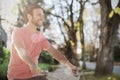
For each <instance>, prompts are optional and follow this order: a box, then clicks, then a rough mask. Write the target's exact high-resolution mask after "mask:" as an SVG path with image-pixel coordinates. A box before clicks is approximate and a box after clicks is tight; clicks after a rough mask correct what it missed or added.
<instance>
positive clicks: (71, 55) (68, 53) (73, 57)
mask: <svg viewBox="0 0 120 80" xmlns="http://www.w3.org/2000/svg"><path fill="white" fill-rule="evenodd" d="M64 54H65V56H66V57H67V59H68V60H69V61H70V62H71V63H72V64H74V65H76V66H79V62H78V59H77V57H76V55H75V54H74V51H73V50H72V48H71V45H70V43H69V42H67V45H66V46H65V48H64Z"/></svg>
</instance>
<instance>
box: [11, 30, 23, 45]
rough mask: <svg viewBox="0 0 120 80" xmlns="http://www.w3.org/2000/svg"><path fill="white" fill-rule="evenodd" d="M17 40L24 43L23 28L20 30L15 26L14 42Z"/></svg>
mask: <svg viewBox="0 0 120 80" xmlns="http://www.w3.org/2000/svg"><path fill="white" fill-rule="evenodd" d="M15 42H17V43H20V44H24V39H23V35H22V30H20V28H14V30H13V32H12V43H15Z"/></svg>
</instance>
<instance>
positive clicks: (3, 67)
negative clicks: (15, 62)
mask: <svg viewBox="0 0 120 80" xmlns="http://www.w3.org/2000/svg"><path fill="white" fill-rule="evenodd" d="M7 69H8V62H7V61H5V62H3V63H2V64H0V76H3V77H5V76H6V75H7Z"/></svg>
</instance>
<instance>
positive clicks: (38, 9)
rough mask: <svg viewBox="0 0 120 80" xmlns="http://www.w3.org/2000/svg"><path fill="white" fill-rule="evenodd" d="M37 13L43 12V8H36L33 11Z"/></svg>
mask: <svg viewBox="0 0 120 80" xmlns="http://www.w3.org/2000/svg"><path fill="white" fill-rule="evenodd" d="M34 12H35V13H36V12H38V13H43V10H42V9H41V8H35V9H34V10H33V13H34Z"/></svg>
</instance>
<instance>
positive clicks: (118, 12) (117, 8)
mask: <svg viewBox="0 0 120 80" xmlns="http://www.w3.org/2000/svg"><path fill="white" fill-rule="evenodd" d="M114 13H116V14H118V15H120V8H119V7H116V8H115V9H113V10H112V11H111V12H110V13H109V18H112V17H113V15H114Z"/></svg>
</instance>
